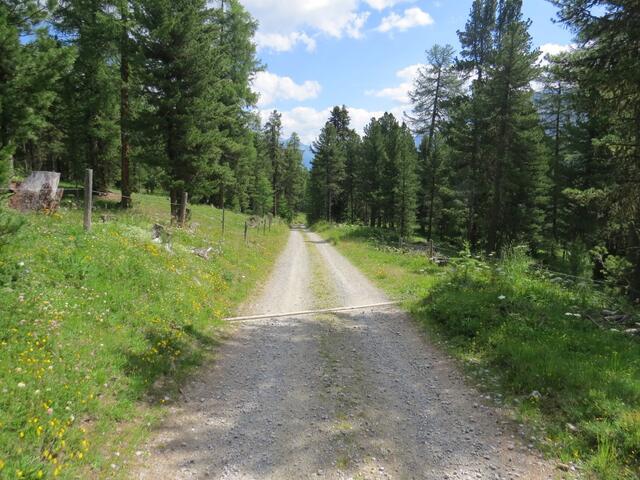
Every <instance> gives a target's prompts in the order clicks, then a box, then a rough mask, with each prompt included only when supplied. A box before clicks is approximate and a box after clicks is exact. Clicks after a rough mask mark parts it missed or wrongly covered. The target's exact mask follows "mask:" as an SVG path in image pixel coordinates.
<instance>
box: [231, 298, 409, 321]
mask: <svg viewBox="0 0 640 480" xmlns="http://www.w3.org/2000/svg"><path fill="white" fill-rule="evenodd" d="M400 303H402V302H384V303H374V304H371V305H359V306H357V307H336V308H323V309H320V310H304V311H301V312H288V313H277V314H268V315H251V316H248V317H233V318H225V319H224V321H225V322H244V321H247V320H264V319H269V318H280V317H299V316H301V315H315V314H320V313H339V312H348V311H350V310H360V309H365V308H379V307H390V306H392V305H399V304H400Z"/></svg>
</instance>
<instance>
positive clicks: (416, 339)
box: [134, 230, 554, 480]
mask: <svg viewBox="0 0 640 480" xmlns="http://www.w3.org/2000/svg"><path fill="white" fill-rule="evenodd" d="M385 301H388V298H387V297H385V295H384V294H383V293H382V292H380V291H379V290H378V289H377V288H375V287H374V286H373V285H372V284H371V283H370V282H369V281H368V280H367V279H366V278H365V277H364V276H363V275H362V274H361V273H360V272H359V271H358V270H357V269H356V268H355V267H354V266H353V265H351V264H350V263H349V262H348V261H347V260H346V259H345V258H344V257H342V256H341V255H340V254H339V253H338V252H337V251H336V250H335V249H334V248H333V247H332V246H331V245H329V244H327V243H325V242H323V241H322V239H321V238H320V237H318V236H317V235H315V234H313V233H307V232H303V231H300V230H293V231H292V232H291V237H290V239H289V242H288V244H287V247H286V249H285V251H284V252H283V254H282V255H281V257H280V259H279V260H278V262H277V264H276V266H275V269H274V271H273V273H272V275H271V277H270V279H269V281H268V282H267V283H266V284H265V286H264V287H263V288H262V290H261V292H259V294H258V295H257V296H256V298H255V301H254V302H252V303H250V304H248V305H246V306H245V308H243V311H242V313H246V314H262V313H280V312H291V311H300V310H305V309H312V308H323V307H333V306H352V305H364V304H373V303H380V302H385ZM217 356H218V360H217V361H216V362H215V364H214V365H211V366H210V367H205V368H203V369H202V370H203V371H202V373H201V375H200V377H199V378H198V379H196V380H195V381H194V382H193V383H192V384H191V385H190V386H189V387H188V388H187V389H185V392H184V398H183V399H182V400H181V401H180V402H179V403H178V404H177V405H175V406H173V407H171V414H170V415H169V418H168V419H167V420H166V421H165V423H164V424H163V425H162V426H161V427H160V428H159V429H158V431H157V432H155V434H154V436H153V439H152V441H151V442H150V444H149V445H148V446H147V448H146V449H145V451H144V452H143V455H142V456H141V457H140V458H141V465H140V468H139V469H138V471H137V472H136V473H135V475H134V478H139V479H144V480H152V479H153V480H157V479H201V478H211V479H224V480H262V479H272V480H289V479H291V480H293V479H296V480H297V479H306V478H314V479H315V478H326V479H354V480H360V479H387V478H392V479H548V478H554V470H553V468H552V467H551V466H550V465H549V464H548V463H547V462H545V461H544V460H543V459H542V458H541V457H540V456H539V455H538V454H537V453H535V451H534V450H532V449H531V448H530V446H528V445H527V444H525V443H524V440H523V439H522V438H521V435H520V434H519V433H518V432H517V430H516V428H515V426H513V425H512V424H511V423H510V422H508V421H506V419H505V418H504V417H503V416H502V415H501V414H500V412H499V411H497V410H496V409H495V408H493V407H491V406H489V405H485V404H483V402H482V401H481V398H482V397H481V395H480V394H479V393H478V392H477V391H475V390H474V389H472V388H470V387H469V386H467V385H465V382H464V380H463V377H462V375H461V373H460V372H459V371H458V370H457V369H456V368H455V365H454V364H453V362H451V361H450V360H449V359H448V358H447V357H446V355H444V354H443V353H442V352H440V351H438V350H437V349H436V348H435V347H434V346H433V345H431V344H430V343H429V341H428V339H425V338H424V335H422V334H421V333H420V332H419V331H418V328H417V327H416V326H415V324H414V323H413V322H412V321H411V320H410V318H409V317H408V316H407V315H406V314H405V313H403V312H402V311H401V310H399V309H397V308H395V307H394V308H385V309H377V310H375V311H373V310H359V311H354V312H349V313H340V314H323V315H319V316H315V317H314V316H308V317H303V316H301V317H299V318H278V319H274V320H257V321H249V322H245V323H242V324H241V325H240V326H239V327H238V328H237V329H236V331H235V332H234V333H233V334H232V335H231V336H230V338H229V340H227V341H226V342H225V343H224V344H223V345H222V346H221V347H220V349H219V352H218V355H217Z"/></svg>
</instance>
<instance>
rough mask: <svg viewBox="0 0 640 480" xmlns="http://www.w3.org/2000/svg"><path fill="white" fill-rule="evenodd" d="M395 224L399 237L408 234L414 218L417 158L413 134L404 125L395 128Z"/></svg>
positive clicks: (411, 228)
mask: <svg viewBox="0 0 640 480" xmlns="http://www.w3.org/2000/svg"><path fill="white" fill-rule="evenodd" d="M396 136H397V140H396V145H397V147H396V155H395V170H396V176H395V178H394V180H395V186H394V197H395V211H394V214H395V225H396V230H397V232H398V235H399V236H400V238H401V239H404V238H405V237H407V236H409V235H410V234H411V232H412V230H413V225H414V222H415V218H416V206H417V204H416V201H417V192H418V177H417V173H416V170H417V164H416V161H417V158H416V149H415V144H414V140H413V135H412V134H411V131H410V130H409V128H408V127H407V126H406V125H404V124H403V125H402V127H401V128H399V129H397V130H396Z"/></svg>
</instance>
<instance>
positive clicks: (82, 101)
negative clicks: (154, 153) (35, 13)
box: [55, 0, 120, 191]
mask: <svg viewBox="0 0 640 480" xmlns="http://www.w3.org/2000/svg"><path fill="white" fill-rule="evenodd" d="M111 7H112V5H111V4H110V3H109V2H107V1H103V0H64V1H61V2H59V6H58V9H57V10H56V12H55V18H56V20H57V22H56V27H57V28H58V29H59V30H61V31H62V32H63V33H64V34H65V36H66V37H67V38H68V39H69V42H70V43H71V44H72V45H73V46H74V47H75V48H76V51H77V55H76V60H75V63H74V66H73V72H72V74H71V75H70V76H69V77H68V78H67V92H66V94H65V97H66V103H67V110H68V115H67V119H68V121H69V125H68V126H67V128H68V131H69V138H68V143H67V148H68V151H69V155H70V156H71V158H72V159H73V163H74V177H75V178H76V179H78V178H82V177H83V175H84V174H83V169H84V168H85V167H86V168H92V169H93V170H94V187H95V189H96V190H98V191H106V190H107V189H108V187H109V184H110V183H111V181H112V180H113V179H114V178H115V175H116V173H117V170H118V163H119V162H118V161H117V160H116V158H117V149H118V147H119V141H120V139H119V136H120V135H119V134H120V129H119V113H118V109H119V103H120V102H119V100H118V94H119V90H120V89H119V82H118V80H117V79H118V76H119V75H118V68H117V65H116V64H114V62H110V61H108V60H109V59H110V58H113V57H115V56H116V55H117V46H116V43H115V42H114V38H115V36H114V19H113V17H112V15H110V12H111Z"/></svg>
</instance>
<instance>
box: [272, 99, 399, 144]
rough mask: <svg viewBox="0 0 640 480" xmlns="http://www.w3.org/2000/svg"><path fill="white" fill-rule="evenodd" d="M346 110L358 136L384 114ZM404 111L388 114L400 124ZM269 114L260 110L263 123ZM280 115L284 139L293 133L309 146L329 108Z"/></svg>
mask: <svg viewBox="0 0 640 480" xmlns="http://www.w3.org/2000/svg"><path fill="white" fill-rule="evenodd" d="M347 108H348V110H349V115H350V117H351V128H354V129H355V130H356V131H357V132H358V133H359V134H360V135H362V134H363V133H364V127H365V126H366V125H367V124H368V123H369V122H370V121H371V119H372V118H374V117H375V118H379V117H381V116H382V115H383V114H384V113H385V112H383V111H372V110H367V109H364V108H353V107H347ZM405 110H407V107H406V106H404V105H400V106H398V107H395V108H393V109H391V110H389V112H390V113H393V114H394V115H395V116H396V118H397V119H398V121H400V122H402V119H403V116H404V112H405ZM270 113H271V111H270V110H261V112H260V115H261V117H262V121H263V122H266V121H267V119H268V118H269V114H270ZM281 113H282V128H283V134H284V137H285V138H286V137H289V136H290V135H291V134H292V133H293V132H296V133H297V134H298V135H300V139H301V140H302V143H304V144H307V145H311V144H312V143H313V142H314V141H315V140H316V139H317V138H318V135H319V134H320V130H321V129H322V127H323V126H324V124H325V123H326V122H327V120H328V119H329V115H330V114H331V108H325V109H321V110H317V109H315V108H311V107H296V108H293V109H291V110H287V111H283V112H281Z"/></svg>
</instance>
